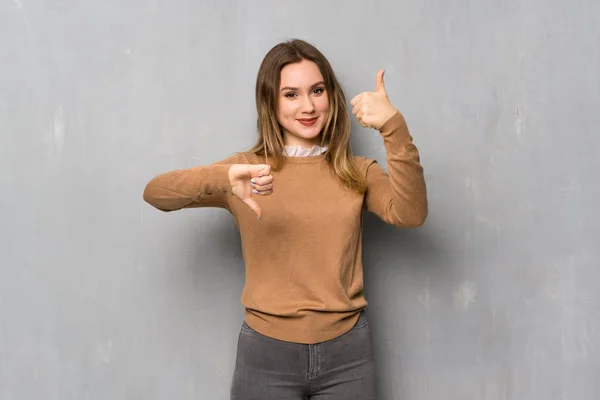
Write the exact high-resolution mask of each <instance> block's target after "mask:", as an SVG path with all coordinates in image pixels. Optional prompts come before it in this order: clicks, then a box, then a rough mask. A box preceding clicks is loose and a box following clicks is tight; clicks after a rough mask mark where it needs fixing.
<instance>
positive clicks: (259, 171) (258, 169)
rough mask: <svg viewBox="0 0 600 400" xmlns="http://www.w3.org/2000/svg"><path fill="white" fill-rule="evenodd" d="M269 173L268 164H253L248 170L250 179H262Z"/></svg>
mask: <svg viewBox="0 0 600 400" xmlns="http://www.w3.org/2000/svg"><path fill="white" fill-rule="evenodd" d="M270 173H271V166H270V165H268V164H255V165H252V167H251V168H250V177H252V178H255V177H259V178H262V177H263V176H266V175H269V174H270Z"/></svg>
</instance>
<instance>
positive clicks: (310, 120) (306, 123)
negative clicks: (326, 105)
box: [296, 117, 318, 126]
mask: <svg viewBox="0 0 600 400" xmlns="http://www.w3.org/2000/svg"><path fill="white" fill-rule="evenodd" d="M317 119H318V117H315V118H298V119H296V121H298V122H300V123H301V124H302V125H304V126H313V125H314V124H315V123H316V122H317Z"/></svg>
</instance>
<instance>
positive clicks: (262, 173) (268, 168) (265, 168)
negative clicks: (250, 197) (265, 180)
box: [258, 164, 271, 178]
mask: <svg viewBox="0 0 600 400" xmlns="http://www.w3.org/2000/svg"><path fill="white" fill-rule="evenodd" d="M270 174H271V166H270V165H268V164H265V165H263V169H262V170H261V171H260V172H259V174H258V177H259V178H262V177H263V176H267V175H270Z"/></svg>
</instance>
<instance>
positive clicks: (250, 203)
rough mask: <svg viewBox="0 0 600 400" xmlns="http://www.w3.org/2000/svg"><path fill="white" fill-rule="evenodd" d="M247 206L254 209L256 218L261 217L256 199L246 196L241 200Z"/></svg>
mask: <svg viewBox="0 0 600 400" xmlns="http://www.w3.org/2000/svg"><path fill="white" fill-rule="evenodd" d="M242 201H243V202H244V203H245V204H246V205H247V206H248V207H250V208H251V209H252V211H254V213H255V214H256V217H257V218H258V219H261V218H262V216H263V214H262V210H261V209H260V206H259V205H258V203H257V202H256V201H254V199H253V198H251V197H250V198H247V199H245V200H242Z"/></svg>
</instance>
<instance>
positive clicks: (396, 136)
mask: <svg viewBox="0 0 600 400" xmlns="http://www.w3.org/2000/svg"><path fill="white" fill-rule="evenodd" d="M379 131H380V134H381V136H382V137H383V141H384V146H385V149H386V153H387V165H388V171H389V176H388V174H386V173H385V171H384V170H383V169H382V168H381V166H379V164H377V161H372V162H371V163H370V164H369V165H368V166H367V192H366V194H365V204H366V208H367V210H369V211H370V212H373V213H374V214H376V215H377V216H379V218H381V219H382V220H384V221H385V222H387V223H389V224H393V225H396V226H399V227H406V228H414V227H418V226H421V225H423V223H424V222H425V219H426V218H427V213H428V206H427V191H426V185H425V179H424V177H423V167H422V166H421V164H420V161H419V152H418V150H417V148H416V147H415V145H414V144H413V143H412V137H411V135H410V133H409V131H408V127H407V126H406V121H405V120H404V117H403V116H402V114H401V113H400V112H397V113H396V114H394V116H392V117H391V118H390V119H389V120H388V121H387V122H386V123H385V124H384V125H383V126H382V127H381V128H380V129H379Z"/></svg>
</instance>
